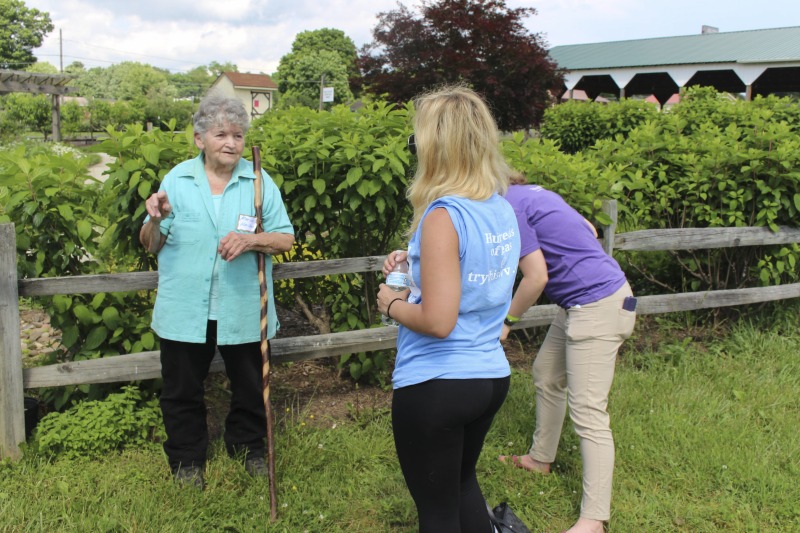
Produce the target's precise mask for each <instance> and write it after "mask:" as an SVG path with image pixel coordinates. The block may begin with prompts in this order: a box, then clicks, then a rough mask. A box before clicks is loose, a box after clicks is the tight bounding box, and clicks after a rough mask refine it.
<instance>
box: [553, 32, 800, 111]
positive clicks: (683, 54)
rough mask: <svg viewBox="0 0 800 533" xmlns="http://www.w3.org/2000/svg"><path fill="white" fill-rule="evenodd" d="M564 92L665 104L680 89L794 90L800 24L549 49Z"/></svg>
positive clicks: (750, 93)
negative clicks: (645, 98)
mask: <svg viewBox="0 0 800 533" xmlns="http://www.w3.org/2000/svg"><path fill="white" fill-rule="evenodd" d="M549 53H550V57H551V58H552V59H553V60H554V61H555V62H556V63H558V65H559V67H561V68H563V69H564V70H565V71H566V76H565V87H564V91H565V92H571V91H573V90H582V91H585V92H586V94H587V95H588V96H589V98H590V99H592V100H594V99H595V98H596V97H597V96H598V95H600V94H615V95H617V96H618V97H619V98H625V97H630V96H635V95H650V94H652V95H654V96H655V97H656V98H657V99H658V101H659V102H660V103H661V104H662V105H663V104H664V103H665V102H666V101H667V100H668V99H669V98H670V97H671V96H672V95H673V94H675V93H678V92H679V91H680V89H681V88H682V87H688V86H692V85H705V86H712V87H715V88H716V89H717V90H720V91H726V92H731V93H744V94H745V96H746V98H747V99H751V98H752V97H754V96H756V95H767V94H784V93H795V92H800V26H794V27H788V28H773V29H763V30H749V31H736V32H727V33H720V32H716V31H714V29H713V28H708V27H705V26H704V27H703V33H700V34H698V35H684V36H679V37H660V38H654V39H636V40H630V41H615V42H607V43H593V44H573V45H565V46H555V47H553V48H551V49H550V51H549Z"/></svg>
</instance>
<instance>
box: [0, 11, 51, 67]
mask: <svg viewBox="0 0 800 533" xmlns="http://www.w3.org/2000/svg"><path fill="white" fill-rule="evenodd" d="M51 31H53V23H52V21H51V20H50V15H49V14H48V13H45V12H44V11H39V10H38V9H33V8H28V7H27V6H26V5H25V2H22V1H21V0H0V68H3V69H12V70H22V69H24V68H25V67H26V66H28V65H30V64H32V63H35V62H36V56H34V55H33V52H32V50H33V49H34V48H38V47H39V46H41V45H42V40H43V39H44V37H45V35H47V34H48V33H50V32H51Z"/></svg>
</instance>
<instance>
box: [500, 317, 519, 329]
mask: <svg viewBox="0 0 800 533" xmlns="http://www.w3.org/2000/svg"><path fill="white" fill-rule="evenodd" d="M517 322H519V317H518V316H514V315H506V318H505V320H503V324H505V325H506V326H508V327H511V326H513V325H514V324H516V323H517Z"/></svg>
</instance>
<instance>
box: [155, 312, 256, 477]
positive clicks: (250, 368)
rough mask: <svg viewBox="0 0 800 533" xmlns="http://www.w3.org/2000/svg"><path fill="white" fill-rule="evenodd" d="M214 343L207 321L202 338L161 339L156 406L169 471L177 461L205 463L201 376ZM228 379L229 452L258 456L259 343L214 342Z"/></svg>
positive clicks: (213, 326) (205, 373) (212, 327)
mask: <svg viewBox="0 0 800 533" xmlns="http://www.w3.org/2000/svg"><path fill="white" fill-rule="evenodd" d="M216 347H217V322H216V321H214V320H209V321H208V329H207V330H206V342H205V344H199V343H191V342H179V341H173V340H169V339H161V376H162V378H163V379H164V386H163V388H162V390H161V398H160V401H161V412H162V414H163V417H164V427H165V429H166V431H167V440H166V441H165V442H164V452H165V453H166V454H167V458H168V460H169V465H170V467H171V468H172V469H173V471H174V470H175V469H176V468H177V467H178V466H179V465H181V464H182V465H196V466H204V465H205V462H206V454H207V450H208V427H207V425H206V405H205V399H204V398H205V387H204V381H205V379H206V376H208V370H209V368H210V366H211V360H212V359H213V358H214V351H215V348H216ZM219 351H220V353H221V354H222V358H223V360H224V361H225V372H226V374H227V375H228V379H229V380H230V383H231V393H232V395H231V405H230V411H229V413H228V416H227V418H226V419H225V437H224V438H225V447H226V449H227V451H228V453H229V454H230V455H231V456H234V455H237V454H241V453H246V454H248V455H249V456H255V457H263V456H264V450H265V443H264V439H265V437H266V434H267V418H266V413H265V411H264V400H263V396H262V385H261V347H260V343H257V342H252V343H246V344H235V345H228V346H219Z"/></svg>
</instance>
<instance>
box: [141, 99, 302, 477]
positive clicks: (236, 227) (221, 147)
mask: <svg viewBox="0 0 800 533" xmlns="http://www.w3.org/2000/svg"><path fill="white" fill-rule="evenodd" d="M248 126H249V120H248V116H247V112H246V111H245V109H244V105H243V104H242V103H241V102H240V101H239V100H237V99H235V98H227V97H224V96H221V95H209V96H207V97H206V98H204V99H203V100H202V101H201V102H200V107H199V110H198V111H197V113H196V114H195V115H194V142H195V145H196V146H197V148H199V149H200V154H199V155H198V156H197V157H196V158H194V159H190V160H188V161H184V162H183V163H180V164H178V165H177V166H176V167H175V168H173V169H172V170H170V172H169V173H168V174H167V175H166V176H165V177H164V180H163V182H162V183H161V187H160V188H159V190H158V192H156V193H154V194H152V195H151V196H150V197H149V198H148V199H147V200H146V202H145V207H146V210H147V218H146V219H145V222H144V225H143V226H142V229H141V231H140V232H139V240H140V241H141V243H142V245H143V246H144V247H145V248H147V250H148V251H150V252H151V253H157V254H158V273H159V278H158V293H157V297H156V303H155V308H154V310H153V320H152V328H153V330H154V331H155V332H156V333H157V334H158V336H159V337H160V339H161V374H162V377H163V380H164V384H163V388H162V391H161V398H160V401H161V410H162V413H163V416H164V426H165V428H166V432H167V440H166V441H165V442H164V451H165V452H166V455H167V458H168V461H169V465H170V468H171V469H172V473H173V475H174V478H175V480H176V481H178V482H179V483H181V484H185V485H190V486H197V487H199V488H203V487H204V486H205V482H204V470H205V462H206V453H207V448H208V428H207V427H206V407H205V403H204V393H205V390H204V385H203V382H204V380H205V378H206V376H207V375H208V371H209V367H210V364H211V360H212V359H213V357H214V353H215V349H216V348H219V351H220V353H221V354H222V358H223V359H224V361H225V370H226V373H227V375H228V379H229V380H230V385H231V393H232V394H231V406H230V412H229V414H228V416H227V419H226V421H225V436H224V439H225V445H226V449H227V451H228V453H229V454H230V455H231V456H243V457H244V458H245V468H246V470H247V472H248V473H250V474H251V475H254V476H263V475H266V473H267V467H266V463H265V461H264V456H265V443H264V438H265V436H266V415H265V411H264V404H263V401H262V390H261V350H260V340H261V336H260V335H261V330H260V309H261V306H260V291H259V282H258V267H257V262H256V253H257V252H261V253H265V254H270V255H271V254H276V253H281V252H286V251H288V250H290V249H291V248H292V246H293V244H294V229H293V227H292V224H291V222H290V221H289V217H288V215H287V213H286V208H285V207H284V204H283V200H282V199H281V195H280V192H279V190H278V188H277V186H276V185H275V183H274V182H273V181H272V179H271V178H270V177H269V176H268V175H267V174H266V172H263V171H262V176H263V178H264V184H263V187H262V197H263V226H264V231H263V233H258V234H256V233H255V202H254V196H255V187H254V185H255V173H254V171H253V166H252V164H251V163H249V162H248V161H246V160H245V159H243V158H242V152H243V150H244V136H245V132H246V131H247V128H248ZM265 264H266V267H267V272H266V278H267V283H268V284H269V285H268V294H269V303H268V305H269V309H268V315H269V318H270V320H269V325H268V337H269V338H271V337H273V336H274V335H275V332H276V330H277V328H278V322H277V319H276V318H275V302H274V300H273V296H272V295H273V291H272V286H271V284H272V276H271V265H272V262H271V261H270V260H269V258H267V260H266V261H265Z"/></svg>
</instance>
